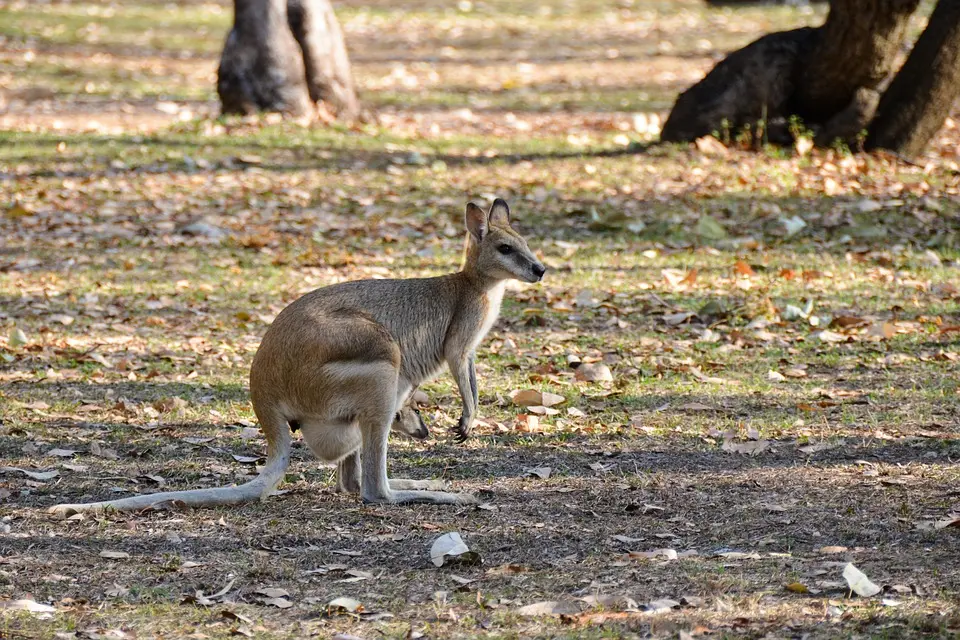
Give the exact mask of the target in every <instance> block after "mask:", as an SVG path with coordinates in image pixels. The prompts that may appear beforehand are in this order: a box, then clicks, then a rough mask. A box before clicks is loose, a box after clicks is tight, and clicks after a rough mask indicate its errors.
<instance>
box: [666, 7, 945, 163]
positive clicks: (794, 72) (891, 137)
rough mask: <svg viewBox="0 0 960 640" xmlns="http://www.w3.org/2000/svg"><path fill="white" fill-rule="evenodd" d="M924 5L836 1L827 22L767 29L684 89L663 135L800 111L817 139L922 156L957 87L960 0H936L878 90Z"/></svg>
mask: <svg viewBox="0 0 960 640" xmlns="http://www.w3.org/2000/svg"><path fill="white" fill-rule="evenodd" d="M918 5H919V0H831V2H830V13H829V15H828V16H827V19H826V21H825V22H824V24H823V25H822V26H821V27H819V28H817V29H798V30H795V31H786V32H781V33H773V34H770V35H767V36H764V37H763V38H760V39H759V40H757V41H755V42H753V43H751V44H749V45H747V46H746V47H744V48H743V49H741V50H739V51H735V52H733V53H731V54H730V55H729V56H728V57H727V58H726V59H725V60H722V61H721V62H720V63H719V64H717V65H716V66H715V67H714V68H713V69H712V70H711V71H710V73H708V74H707V76H706V77H705V78H704V79H703V80H701V81H700V82H699V83H697V84H696V85H694V86H693V87H691V88H690V89H688V90H687V91H684V92H683V93H682V94H680V96H679V97H678V98H677V101H676V103H675V104H674V107H673V109H672V110H671V112H670V116H669V117H668V118H667V122H666V123H665V124H664V128H663V132H662V134H661V140H663V141H666V142H670V141H692V140H694V139H696V138H697V137H700V136H703V135H708V134H710V133H714V132H718V131H723V129H724V128H725V125H726V126H729V127H731V128H733V129H734V131H733V133H737V131H736V130H737V129H742V128H745V127H748V126H752V125H754V124H755V123H757V122H758V121H759V120H761V119H763V120H765V122H764V127H765V129H764V130H765V131H767V130H769V127H770V125H771V124H776V123H777V122H778V121H779V122H780V123H784V122H787V119H788V118H792V117H793V116H795V115H796V116H800V118H801V120H802V124H803V125H804V126H805V127H807V128H808V129H810V130H812V132H813V133H814V135H815V142H816V143H817V144H818V145H820V146H826V145H829V144H832V143H833V142H834V141H836V140H837V139H840V140H842V141H844V142H846V143H847V144H848V145H850V146H851V147H852V148H853V147H855V144H858V143H863V145H864V147H865V148H866V149H875V148H879V147H883V148H888V149H893V150H895V151H898V152H900V153H903V154H904V155H916V154H917V153H919V152H921V151H922V149H923V148H924V147H925V146H926V144H927V143H928V142H929V141H930V139H931V138H932V137H933V136H934V134H935V133H936V132H937V131H938V130H939V129H940V127H941V126H943V122H944V120H945V119H946V117H947V115H948V113H949V110H950V108H951V106H952V105H953V101H954V99H955V98H956V97H957V96H958V95H960V0H940V2H939V3H938V4H937V6H936V7H935V9H934V11H933V13H932V14H931V16H930V19H929V23H928V26H927V28H926V30H924V32H923V33H922V34H921V35H920V38H919V40H918V41H917V43H916V46H915V47H914V49H913V51H912V52H911V54H910V56H909V57H908V59H907V62H906V63H905V64H904V66H903V68H902V69H901V70H900V72H899V73H898V74H897V75H896V76H895V77H894V79H893V81H892V82H891V83H890V86H889V87H888V88H887V89H886V92H885V93H883V95H882V96H881V91H882V90H883V84H884V83H885V82H886V81H887V78H888V77H889V76H890V74H891V70H892V68H893V65H894V63H895V62H896V59H897V57H898V54H899V52H900V49H901V47H902V43H903V40H904V38H905V34H906V29H907V27H908V25H909V20H910V16H911V15H912V13H913V12H914V11H915V10H916V8H917V6H918ZM864 134H866V137H865V138H864ZM771 140H773V137H772V136H771Z"/></svg>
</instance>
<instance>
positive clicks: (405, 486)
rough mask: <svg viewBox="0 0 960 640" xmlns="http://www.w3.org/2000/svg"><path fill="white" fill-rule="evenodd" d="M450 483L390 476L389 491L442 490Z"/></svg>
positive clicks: (447, 487)
mask: <svg viewBox="0 0 960 640" xmlns="http://www.w3.org/2000/svg"><path fill="white" fill-rule="evenodd" d="M449 488H450V485H449V484H448V483H446V482H444V481H443V480H407V479H405V478H390V490H391V491H443V490H444V489H449Z"/></svg>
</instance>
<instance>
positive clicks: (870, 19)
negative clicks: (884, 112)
mask: <svg viewBox="0 0 960 640" xmlns="http://www.w3.org/2000/svg"><path fill="white" fill-rule="evenodd" d="M918 4H919V0H834V1H833V2H831V3H830V13H829V14H827V19H826V21H825V22H824V23H823V26H821V27H820V28H819V29H818V35H819V38H818V43H817V46H816V47H814V49H813V51H811V53H810V57H809V58H808V59H807V60H806V61H805V62H804V69H803V74H802V76H801V78H800V83H799V86H798V87H797V92H796V94H795V95H794V97H793V101H792V104H791V108H792V111H793V112H794V113H795V114H797V115H799V116H800V117H802V118H803V119H804V120H809V121H811V122H826V121H827V120H829V119H830V118H831V117H832V116H833V115H834V114H836V113H838V112H840V111H842V110H843V109H845V108H846V107H847V106H848V105H849V104H851V101H853V99H854V97H855V95H856V93H857V90H858V89H860V88H866V89H871V90H876V89H877V87H878V86H879V85H880V83H881V82H883V80H884V79H886V77H887V76H888V75H890V71H891V70H892V69H893V63H894V61H895V59H896V56H897V52H898V51H899V50H900V45H901V43H902V42H903V38H904V36H905V35H906V29H907V25H908V23H909V21H910V16H911V15H912V14H913V12H914V11H915V10H916V8H917V5H918ZM871 115H872V114H871ZM868 119H869V118H868Z"/></svg>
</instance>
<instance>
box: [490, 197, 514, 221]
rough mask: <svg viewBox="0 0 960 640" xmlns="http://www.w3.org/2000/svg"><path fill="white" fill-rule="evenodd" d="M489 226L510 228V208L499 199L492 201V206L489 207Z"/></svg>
mask: <svg viewBox="0 0 960 640" xmlns="http://www.w3.org/2000/svg"><path fill="white" fill-rule="evenodd" d="M490 224H495V225H497V226H500V227H509V226H510V207H508V206H507V203H506V202H505V201H504V200H502V199H501V198H497V199H496V200H494V201H493V206H492V207H490Z"/></svg>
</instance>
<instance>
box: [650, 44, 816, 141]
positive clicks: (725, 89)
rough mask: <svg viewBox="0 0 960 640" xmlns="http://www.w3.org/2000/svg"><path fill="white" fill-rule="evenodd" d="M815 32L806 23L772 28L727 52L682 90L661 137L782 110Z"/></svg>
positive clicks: (740, 123) (745, 122) (735, 124)
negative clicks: (779, 29) (784, 28)
mask: <svg viewBox="0 0 960 640" xmlns="http://www.w3.org/2000/svg"><path fill="white" fill-rule="evenodd" d="M815 34H816V30H815V29H810V28H804V29H796V30H794V31H782V32H778V33H771V34H770V35H767V36H763V37H762V38H760V39H759V40H757V41H755V42H751V43H750V44H748V45H747V46H746V47H744V48H743V49H740V50H739V51H734V52H733V53H731V54H730V55H729V56H727V57H726V58H725V59H723V60H721V61H720V62H719V63H718V64H717V66H716V67H714V68H713V70H712V71H711V72H710V73H708V74H707V76H706V77H705V78H704V79H703V80H701V81H700V82H698V83H697V84H695V85H693V86H692V87H690V88H689V89H687V90H686V91H684V92H683V93H681V94H680V96H679V97H678V98H677V101H676V103H675V104H674V105H673V109H671V110H670V115H669V117H668V118H667V121H666V122H665V123H664V124H663V130H662V131H661V132H660V139H661V140H663V141H664V142H682V141H687V140H695V139H696V138H699V137H701V136H706V135H710V134H711V133H716V132H722V131H723V130H725V129H728V130H731V131H737V130H739V129H741V128H743V127H744V126H749V125H753V124H755V123H756V122H758V121H759V120H761V119H762V118H766V117H767V116H773V115H777V114H780V113H782V112H783V111H784V109H785V107H786V103H787V101H788V100H789V99H790V96H791V95H792V94H793V92H794V90H795V89H796V83H797V80H798V76H799V70H800V62H802V61H803V59H804V57H805V56H806V55H807V53H808V51H809V49H810V47H811V45H812V44H813V42H814V41H815V37H814V36H815Z"/></svg>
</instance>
